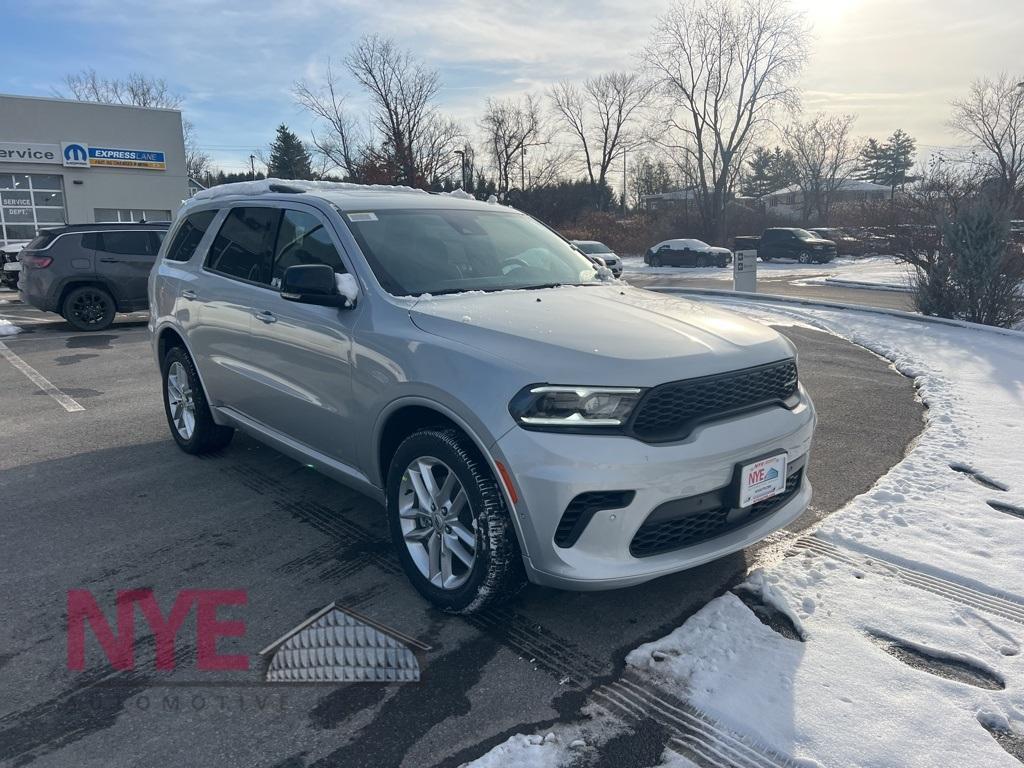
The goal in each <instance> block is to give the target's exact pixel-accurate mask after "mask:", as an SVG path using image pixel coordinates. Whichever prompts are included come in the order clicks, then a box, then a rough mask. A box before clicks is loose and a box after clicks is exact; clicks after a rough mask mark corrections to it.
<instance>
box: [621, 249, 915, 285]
mask: <svg viewBox="0 0 1024 768" xmlns="http://www.w3.org/2000/svg"><path fill="white" fill-rule="evenodd" d="M622 263H623V268H624V276H625V277H626V278H627V279H628V278H629V276H630V275H675V276H676V277H680V278H683V279H686V278H692V279H704V280H723V281H731V280H732V269H731V268H726V269H722V268H719V267H701V268H699V269H694V268H688V267H649V266H647V265H646V264H644V261H643V257H642V256H626V257H623V259H622ZM757 275H758V277H759V278H768V279H770V278H783V277H786V278H792V277H798V278H804V279H803V280H801V281H800V282H801V283H807V284H813V283H830V284H835V285H842V286H844V287H847V288H876V289H881V290H893V291H907V290H910V278H911V276H912V272H911V270H910V268H909V267H908V266H907V265H906V264H905V263H903V262H899V261H897V260H896V259H894V258H893V257H891V256H871V257H869V258H866V259H854V258H850V257H843V258H839V259H835V260H834V261H830V262H829V263H827V264H798V263H797V262H795V261H770V262H768V263H764V262H758V264H757Z"/></svg>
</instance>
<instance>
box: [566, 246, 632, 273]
mask: <svg viewBox="0 0 1024 768" xmlns="http://www.w3.org/2000/svg"><path fill="white" fill-rule="evenodd" d="M570 242H572V244H573V245H575V246H576V247H577V248H578V249H579V250H580V251H582V252H583V255H584V256H586V257H588V258H590V259H591V261H593V258H592V257H595V256H596V257H597V258H599V259H600V260H601V261H602V262H604V266H606V267H608V269H610V270H611V271H612V274H613V275H614V276H615V277H619V276H620V275H622V259H620V258H619V255H618V254H617V253H615V251H613V250H612V249H611V248H609V247H608V246H607V245H605V244H604V243H601V242H598V241H597V240H572V241H570Z"/></svg>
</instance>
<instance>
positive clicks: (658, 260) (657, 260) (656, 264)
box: [648, 256, 661, 267]
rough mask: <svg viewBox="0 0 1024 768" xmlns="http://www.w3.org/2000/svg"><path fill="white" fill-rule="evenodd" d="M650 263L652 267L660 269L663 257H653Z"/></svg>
mask: <svg viewBox="0 0 1024 768" xmlns="http://www.w3.org/2000/svg"><path fill="white" fill-rule="evenodd" d="M648 263H649V264H650V265H651V266H652V267H660V266H661V257H660V256H651V258H650V259H649V261H648Z"/></svg>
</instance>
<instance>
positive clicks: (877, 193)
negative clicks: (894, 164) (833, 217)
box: [762, 179, 890, 219]
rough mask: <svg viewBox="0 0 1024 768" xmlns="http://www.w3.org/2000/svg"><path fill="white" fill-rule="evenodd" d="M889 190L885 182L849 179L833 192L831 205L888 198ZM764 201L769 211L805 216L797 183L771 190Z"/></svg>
mask: <svg viewBox="0 0 1024 768" xmlns="http://www.w3.org/2000/svg"><path fill="white" fill-rule="evenodd" d="M889 192H890V190H889V187H887V186H885V185H883V184H875V183H874V182H871V181H860V180H859V179H847V180H846V181H844V182H842V183H840V185H839V187H838V188H837V189H836V190H834V191H833V192H832V199H831V205H833V206H834V205H836V204H842V203H854V202H864V201H867V200H887V199H888V198H889ZM762 201H763V203H764V207H765V210H766V211H767V212H768V213H772V214H776V215H781V216H784V217H786V218H790V219H800V218H802V217H803V214H804V195H803V192H802V191H801V190H800V187H799V185H797V184H791V185H790V186H788V187H784V188H783V189H780V190H777V191H775V192H770V193H768V194H767V195H765V196H764V197H763V198H762Z"/></svg>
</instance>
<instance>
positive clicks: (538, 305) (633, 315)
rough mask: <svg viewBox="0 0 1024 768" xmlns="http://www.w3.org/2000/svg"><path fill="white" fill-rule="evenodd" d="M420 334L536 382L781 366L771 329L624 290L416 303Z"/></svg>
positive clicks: (656, 377)
mask: <svg viewBox="0 0 1024 768" xmlns="http://www.w3.org/2000/svg"><path fill="white" fill-rule="evenodd" d="M409 314H410V317H411V319H412V322H413V323H414V324H415V325H416V326H417V327H418V328H420V329H421V330H423V331H425V332H427V333H430V334H434V335H436V336H440V337H443V338H445V339H448V340H451V341H455V342H458V343H460V344H464V345H467V346H470V347H474V348H476V349H479V350H482V351H484V352H487V353H488V354H490V355H493V356H497V357H500V358H502V359H504V360H508V361H510V362H513V363H516V364H518V365H519V366H520V367H522V368H524V369H526V370H527V371H529V376H530V382H537V383H541V382H545V383H554V384H600V385H611V386H643V387H647V386H654V385H656V384H660V383H663V382H666V381H673V380H676V379H684V378H691V377H695V376H706V375H710V374H715V373H722V372H725V371H730V370H736V369H739V368H747V367H750V366H754V365H761V364H763V363H769V362H774V361H777V360H782V359H785V358H788V357H792V356H793V355H794V349H793V346H792V345H791V344H790V342H789V341H787V340H786V339H785V338H783V337H782V336H781V335H780V334H779V333H777V332H776V331H774V330H773V329H771V328H769V327H767V326H764V325H761V324H759V323H755V322H752V321H750V320H746V319H745V318H743V317H740V316H739V315H736V314H733V313H731V312H727V311H724V310H721V309H718V308H717V307H714V306H713V305H712V304H711V303H710V302H700V301H693V300H690V299H680V298H676V297H673V296H667V295H664V294H659V293H653V292H650V291H644V290H640V289H637V288H632V287H629V286H625V285H615V284H611V285H599V286H580V287H575V286H566V287H563V288H551V289H543V290H529V291H501V292H495V293H481V292H475V293H466V294H457V295H452V296H438V297H433V298H425V299H420V300H419V301H417V302H416V304H415V305H413V306H412V307H411V308H410V311H409Z"/></svg>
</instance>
